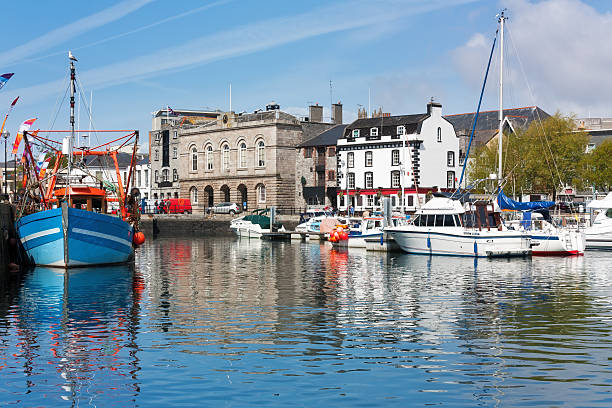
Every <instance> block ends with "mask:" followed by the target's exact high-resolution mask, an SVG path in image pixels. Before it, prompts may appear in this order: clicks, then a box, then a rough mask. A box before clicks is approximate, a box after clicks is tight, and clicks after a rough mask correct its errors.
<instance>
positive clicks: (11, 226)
mask: <svg viewBox="0 0 612 408" xmlns="http://www.w3.org/2000/svg"><path fill="white" fill-rule="evenodd" d="M14 219H15V209H14V207H13V206H12V205H10V204H6V203H0V259H1V262H0V275H2V276H3V275H5V274H6V273H7V271H8V264H9V263H18V260H17V259H14V258H15V256H16V252H17V251H16V250H15V248H13V247H16V243H17V240H16V237H17V233H16V232H15V223H14V221H13V220H14ZM11 242H13V247H11Z"/></svg>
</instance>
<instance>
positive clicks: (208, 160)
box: [206, 145, 215, 171]
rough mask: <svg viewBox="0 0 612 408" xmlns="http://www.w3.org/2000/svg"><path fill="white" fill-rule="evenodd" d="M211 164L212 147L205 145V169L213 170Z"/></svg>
mask: <svg viewBox="0 0 612 408" xmlns="http://www.w3.org/2000/svg"><path fill="white" fill-rule="evenodd" d="M214 168H215V166H214V164H213V148H212V146H211V145H208V146H206V170H208V171H210V170H214Z"/></svg>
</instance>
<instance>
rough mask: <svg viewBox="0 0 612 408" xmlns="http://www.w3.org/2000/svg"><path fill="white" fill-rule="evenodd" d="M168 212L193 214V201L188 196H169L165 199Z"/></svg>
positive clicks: (165, 209) (165, 210) (166, 211)
mask: <svg viewBox="0 0 612 408" xmlns="http://www.w3.org/2000/svg"><path fill="white" fill-rule="evenodd" d="M164 204H165V208H164V212H165V213H166V214H191V211H192V209H191V201H190V200H189V199H188V198H169V199H167V200H165V201H164Z"/></svg>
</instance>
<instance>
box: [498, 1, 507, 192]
mask: <svg viewBox="0 0 612 408" xmlns="http://www.w3.org/2000/svg"><path fill="white" fill-rule="evenodd" d="M505 11H506V9H504V10H502V11H501V13H500V14H499V19H498V21H499V25H500V27H499V29H500V37H499V39H500V41H499V46H500V48H499V130H498V132H497V135H498V139H499V144H498V146H499V149H498V154H499V157H498V160H499V163H498V167H497V187H498V188H501V185H502V167H503V162H502V151H503V147H502V144H503V139H504V138H503V136H504V133H503V130H504V22H505V21H506V16H505V15H504V12H505Z"/></svg>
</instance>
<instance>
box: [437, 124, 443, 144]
mask: <svg viewBox="0 0 612 408" xmlns="http://www.w3.org/2000/svg"><path fill="white" fill-rule="evenodd" d="M438 143H442V128H440V127H439V128H438Z"/></svg>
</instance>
